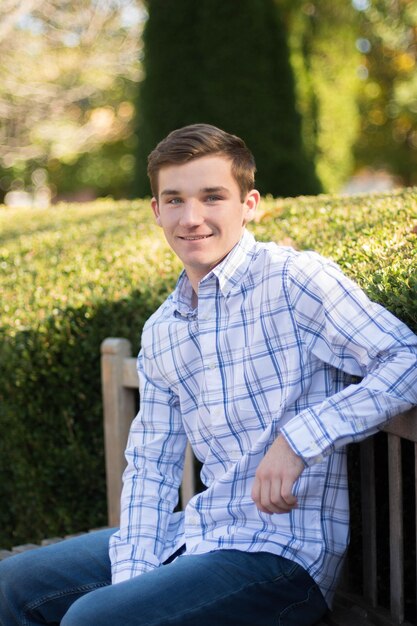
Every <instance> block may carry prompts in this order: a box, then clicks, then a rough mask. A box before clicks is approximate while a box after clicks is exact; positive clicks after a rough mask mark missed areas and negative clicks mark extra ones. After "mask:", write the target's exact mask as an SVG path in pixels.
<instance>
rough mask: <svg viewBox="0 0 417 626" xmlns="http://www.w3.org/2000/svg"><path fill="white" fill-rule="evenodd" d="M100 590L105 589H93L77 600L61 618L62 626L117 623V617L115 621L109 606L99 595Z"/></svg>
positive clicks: (91, 625) (103, 625) (102, 625)
mask: <svg viewBox="0 0 417 626" xmlns="http://www.w3.org/2000/svg"><path fill="white" fill-rule="evenodd" d="M98 591H103V590H102V589H101V590H96V591H92V592H90V593H88V594H86V595H85V596H83V597H81V598H79V599H78V600H76V601H75V602H74V603H73V604H72V605H71V606H70V608H69V609H68V611H67V612H66V614H65V615H64V617H63V619H62V620H61V626H98V625H99V624H100V626H106V625H107V624H112V625H113V626H114V625H115V624H117V623H118V622H117V619H116V620H115V621H114V620H113V619H112V617H111V615H110V608H109V606H108V605H106V603H105V602H103V601H102V600H101V599H100V598H99V597H98V596H99V595H100V594H99V593H98ZM109 620H110V621H109Z"/></svg>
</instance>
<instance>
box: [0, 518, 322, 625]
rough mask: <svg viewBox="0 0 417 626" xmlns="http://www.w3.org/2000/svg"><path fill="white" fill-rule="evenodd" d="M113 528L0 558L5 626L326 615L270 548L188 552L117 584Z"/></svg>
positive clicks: (299, 573)
mask: <svg viewBox="0 0 417 626" xmlns="http://www.w3.org/2000/svg"><path fill="white" fill-rule="evenodd" d="M112 532H113V531H110V530H104V531H97V532H92V533H89V534H86V535H82V536H80V537H76V538H74V539H69V540H66V541H63V542H61V543H58V544H54V545H51V546H48V547H45V548H40V549H38V550H33V551H30V552H25V553H22V554H19V555H17V556H13V557H9V558H8V559H5V560H4V561H2V562H0V625H1V626H17V625H19V626H35V625H38V624H61V626H176V625H177V626H209V625H210V626H213V624H221V626H278V625H280V626H290V625H293V626H303V625H306V626H307V625H312V624H314V623H315V622H316V621H317V620H318V619H319V618H320V617H322V615H323V614H324V613H325V612H326V608H327V607H326V604H325V602H324V600H323V596H322V594H321V592H320V590H319V588H318V587H317V585H316V584H315V583H314V581H313V580H312V578H311V577H310V576H309V575H308V574H307V573H306V572H305V571H304V570H303V569H302V568H301V567H300V566H299V565H297V564H295V563H293V562H291V561H288V560H287V559H284V558H282V557H279V556H274V555H272V554H268V553H266V552H260V553H256V554H251V553H247V552H240V551H238V550H219V551H215V552H210V553H208V554H203V555H195V556H193V555H182V556H179V557H178V558H177V559H175V560H173V561H172V562H171V563H169V564H165V565H163V566H161V567H159V568H157V569H155V570H152V571H151V572H148V573H146V574H143V575H142V576H139V577H137V578H133V579H131V580H129V581H127V582H123V583H119V584H117V585H111V584H110V561H109V557H108V540H109V536H110V534H111V533H112Z"/></svg>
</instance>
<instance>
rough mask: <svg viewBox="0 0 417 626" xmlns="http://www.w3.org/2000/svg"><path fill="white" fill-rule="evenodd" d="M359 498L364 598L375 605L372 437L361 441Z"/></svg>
mask: <svg viewBox="0 0 417 626" xmlns="http://www.w3.org/2000/svg"><path fill="white" fill-rule="evenodd" d="M360 461H361V499H362V554H363V562H362V568H363V591H364V596H365V598H366V599H367V600H368V601H369V602H370V603H371V606H376V605H377V603H378V587H377V545H376V533H375V528H376V494H375V449H374V440H373V439H372V438H370V439H365V441H362V443H361V446H360Z"/></svg>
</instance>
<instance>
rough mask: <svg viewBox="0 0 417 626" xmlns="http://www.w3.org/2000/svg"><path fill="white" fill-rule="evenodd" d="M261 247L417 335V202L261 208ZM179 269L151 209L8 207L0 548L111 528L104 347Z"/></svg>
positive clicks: (147, 309)
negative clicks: (359, 295) (300, 257)
mask: <svg viewBox="0 0 417 626" xmlns="http://www.w3.org/2000/svg"><path fill="white" fill-rule="evenodd" d="M251 229H252V230H253V232H254V233H255V234H256V236H257V237H258V238H259V239H263V240H269V239H272V240H275V241H277V242H281V243H284V244H292V245H295V246H296V247H299V248H302V249H304V248H310V249H315V250H317V251H319V252H321V253H323V254H325V255H327V256H329V257H332V258H333V259H334V260H336V261H337V262H339V263H340V265H341V266H342V267H343V269H344V270H345V271H346V272H347V273H348V274H349V275H351V276H352V277H353V278H354V279H356V280H357V281H358V282H359V283H360V284H361V285H362V287H363V288H364V289H365V290H366V291H367V292H368V293H369V295H370V296H371V297H372V298H373V299H375V300H378V301H379V302H381V303H382V304H384V305H386V306H387V307H388V308H389V309H390V310H391V311H393V313H395V314H396V315H398V316H399V317H400V318H402V319H403V320H404V321H405V322H407V323H408V324H409V325H410V327H412V328H413V329H414V330H417V271H416V270H417V267H416V266H417V235H416V231H417V191H416V190H409V191H403V192H398V193H396V194H391V195H377V196H358V197H354V198H343V197H331V196H319V197H301V198H297V199H293V198H289V199H285V200H275V199H273V198H272V197H266V198H264V199H263V202H262V207H261V211H260V214H259V219H258V221H257V223H255V224H253V225H252V226H251ZM179 270H180V264H179V262H178V261H177V259H175V258H174V256H173V254H172V253H171V251H170V250H169V249H168V247H167V244H166V243H165V241H164V239H163V236H162V233H161V231H160V229H158V228H157V227H156V226H154V224H153V221H152V218H151V211H150V208H149V202H148V201H135V202H126V201H124V202H122V201H121V202H112V201H101V202H95V203H91V204H87V205H60V206H57V207H54V208H52V209H48V210H36V209H32V210H13V211H11V210H6V209H1V208H0V289H1V293H2V296H3V298H2V311H1V321H0V369H1V372H2V376H1V377H0V501H1V502H2V506H1V507H0V545H1V546H7V545H11V544H17V543H20V542H23V541H30V540H32V541H34V540H39V539H41V538H43V537H44V536H51V535H55V534H63V533H68V532H75V531H78V530H82V529H88V528H91V527H95V526H99V525H102V524H104V523H105V521H106V517H105V478H104V460H103V434H102V405H101V389H100V368H99V359H100V344H101V342H102V340H103V339H105V338H106V337H108V336H122V337H126V338H128V339H130V340H131V341H132V345H133V350H134V351H135V352H136V351H137V350H138V348H139V343H140V332H141V328H142V326H143V323H144V321H145V320H146V319H147V318H148V317H149V315H150V314H151V313H152V312H153V311H154V310H155V309H156V307H157V306H158V304H159V303H160V302H161V301H162V300H163V299H164V298H165V296H166V295H167V293H169V291H170V290H171V289H172V288H173V286H174V284H175V280H176V277H177V275H178V272H179Z"/></svg>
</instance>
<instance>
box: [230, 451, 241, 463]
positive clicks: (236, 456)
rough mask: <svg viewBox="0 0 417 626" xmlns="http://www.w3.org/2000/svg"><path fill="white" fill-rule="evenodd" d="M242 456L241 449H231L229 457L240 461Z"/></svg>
mask: <svg viewBox="0 0 417 626" xmlns="http://www.w3.org/2000/svg"><path fill="white" fill-rule="evenodd" d="M240 457H241V454H240V450H230V452H229V459H230V460H231V461H238V460H239V459H240Z"/></svg>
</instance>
